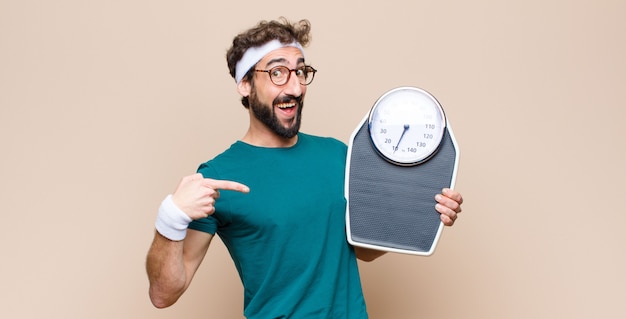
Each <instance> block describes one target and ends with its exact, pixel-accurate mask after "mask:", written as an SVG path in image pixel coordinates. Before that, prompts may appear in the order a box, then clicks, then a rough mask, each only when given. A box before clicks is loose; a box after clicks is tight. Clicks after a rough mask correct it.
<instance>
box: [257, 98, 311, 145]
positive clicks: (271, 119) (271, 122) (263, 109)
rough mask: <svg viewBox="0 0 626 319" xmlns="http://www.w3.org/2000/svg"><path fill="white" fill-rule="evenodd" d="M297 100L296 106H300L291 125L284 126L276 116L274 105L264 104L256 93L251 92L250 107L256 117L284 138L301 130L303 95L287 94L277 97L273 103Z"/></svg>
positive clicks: (292, 135) (290, 136)
mask: <svg viewBox="0 0 626 319" xmlns="http://www.w3.org/2000/svg"><path fill="white" fill-rule="evenodd" d="M294 100H295V101H296V105H297V106H296V107H297V108H298V113H297V114H296V118H295V119H294V121H295V122H293V124H292V125H291V126H289V127H285V126H283V125H282V124H281V123H280V121H279V120H278V117H276V113H274V107H273V105H271V106H269V105H266V104H263V103H262V102H261V101H259V100H258V99H257V97H256V94H254V93H253V94H250V96H249V99H248V101H249V103H250V108H251V109H252V113H253V114H254V117H256V118H257V119H258V120H259V121H261V122H262V123H263V124H265V126H267V127H268V128H269V129H271V130H272V131H273V132H274V133H276V135H278V136H280V137H283V138H292V137H294V136H296V134H298V132H299V131H300V123H301V122H302V105H303V103H302V96H300V97H293V96H285V97H282V98H276V99H275V100H274V102H273V104H277V103H285V102H286V103H288V102H291V101H294Z"/></svg>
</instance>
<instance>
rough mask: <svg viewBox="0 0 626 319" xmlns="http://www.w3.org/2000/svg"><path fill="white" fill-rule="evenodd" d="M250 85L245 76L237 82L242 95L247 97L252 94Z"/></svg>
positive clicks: (238, 90)
mask: <svg viewBox="0 0 626 319" xmlns="http://www.w3.org/2000/svg"><path fill="white" fill-rule="evenodd" d="M250 87H251V86H250V82H248V80H246V79H245V78H244V79H242V80H241V81H239V83H237V92H239V94H241V96H243V97H247V96H249V95H250Z"/></svg>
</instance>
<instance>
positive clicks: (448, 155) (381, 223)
mask: <svg viewBox="0 0 626 319" xmlns="http://www.w3.org/2000/svg"><path fill="white" fill-rule="evenodd" d="M458 162H459V150H458V146H457V143H456V140H455V138H454V135H453V133H452V129H451V128H450V123H449V121H448V119H447V118H446V115H445V113H444V110H443V107H442V106H441V104H440V103H439V102H438V101H437V99H435V97H434V96H433V95H431V94H430V93H428V92H427V91H425V90H423V89H420V88H417V87H410V86H407V87H398V88H394V89H392V90H389V91H387V92H386V93H384V94H383V95H382V96H381V97H380V98H378V100H376V102H375V103H374V105H373V106H372V107H371V109H370V110H369V112H368V113H367V114H366V115H365V117H364V118H363V120H362V121H361V122H360V123H359V124H358V125H357V127H356V129H355V130H354V132H353V133H352V135H351V137H350V140H349V143H348V154H347V162H346V163H347V164H346V178H345V181H346V182H345V183H346V185H345V196H346V199H347V211H346V231H347V239H348V242H349V243H350V244H352V245H354V246H360V247H366V248H371V249H376V250H384V251H389V252H397V253H405V254H412V255H423V256H428V255H431V254H432V253H433V252H434V249H435V247H436V245H437V242H438V240H439V237H440V235H441V232H442V230H443V226H444V225H443V223H442V222H441V220H440V218H439V213H438V212H437V211H436V210H435V204H436V201H435V195H436V194H439V193H441V190H442V188H444V187H448V188H454V182H455V179H456V174H457V168H458Z"/></svg>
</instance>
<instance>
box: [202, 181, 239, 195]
mask: <svg viewBox="0 0 626 319" xmlns="http://www.w3.org/2000/svg"><path fill="white" fill-rule="evenodd" d="M203 184H204V186H207V187H211V188H213V189H222V190H231V191H237V192H241V193H249V192H250V187H248V186H246V185H244V184H241V183H238V182H233V181H226V180H219V179H210V178H205V179H204V183H203Z"/></svg>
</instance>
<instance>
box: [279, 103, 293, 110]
mask: <svg viewBox="0 0 626 319" xmlns="http://www.w3.org/2000/svg"><path fill="white" fill-rule="evenodd" d="M274 105H275V106H276V107H277V108H279V109H282V110H285V109H290V108H293V107H295V106H296V102H289V103H277V104H274Z"/></svg>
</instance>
